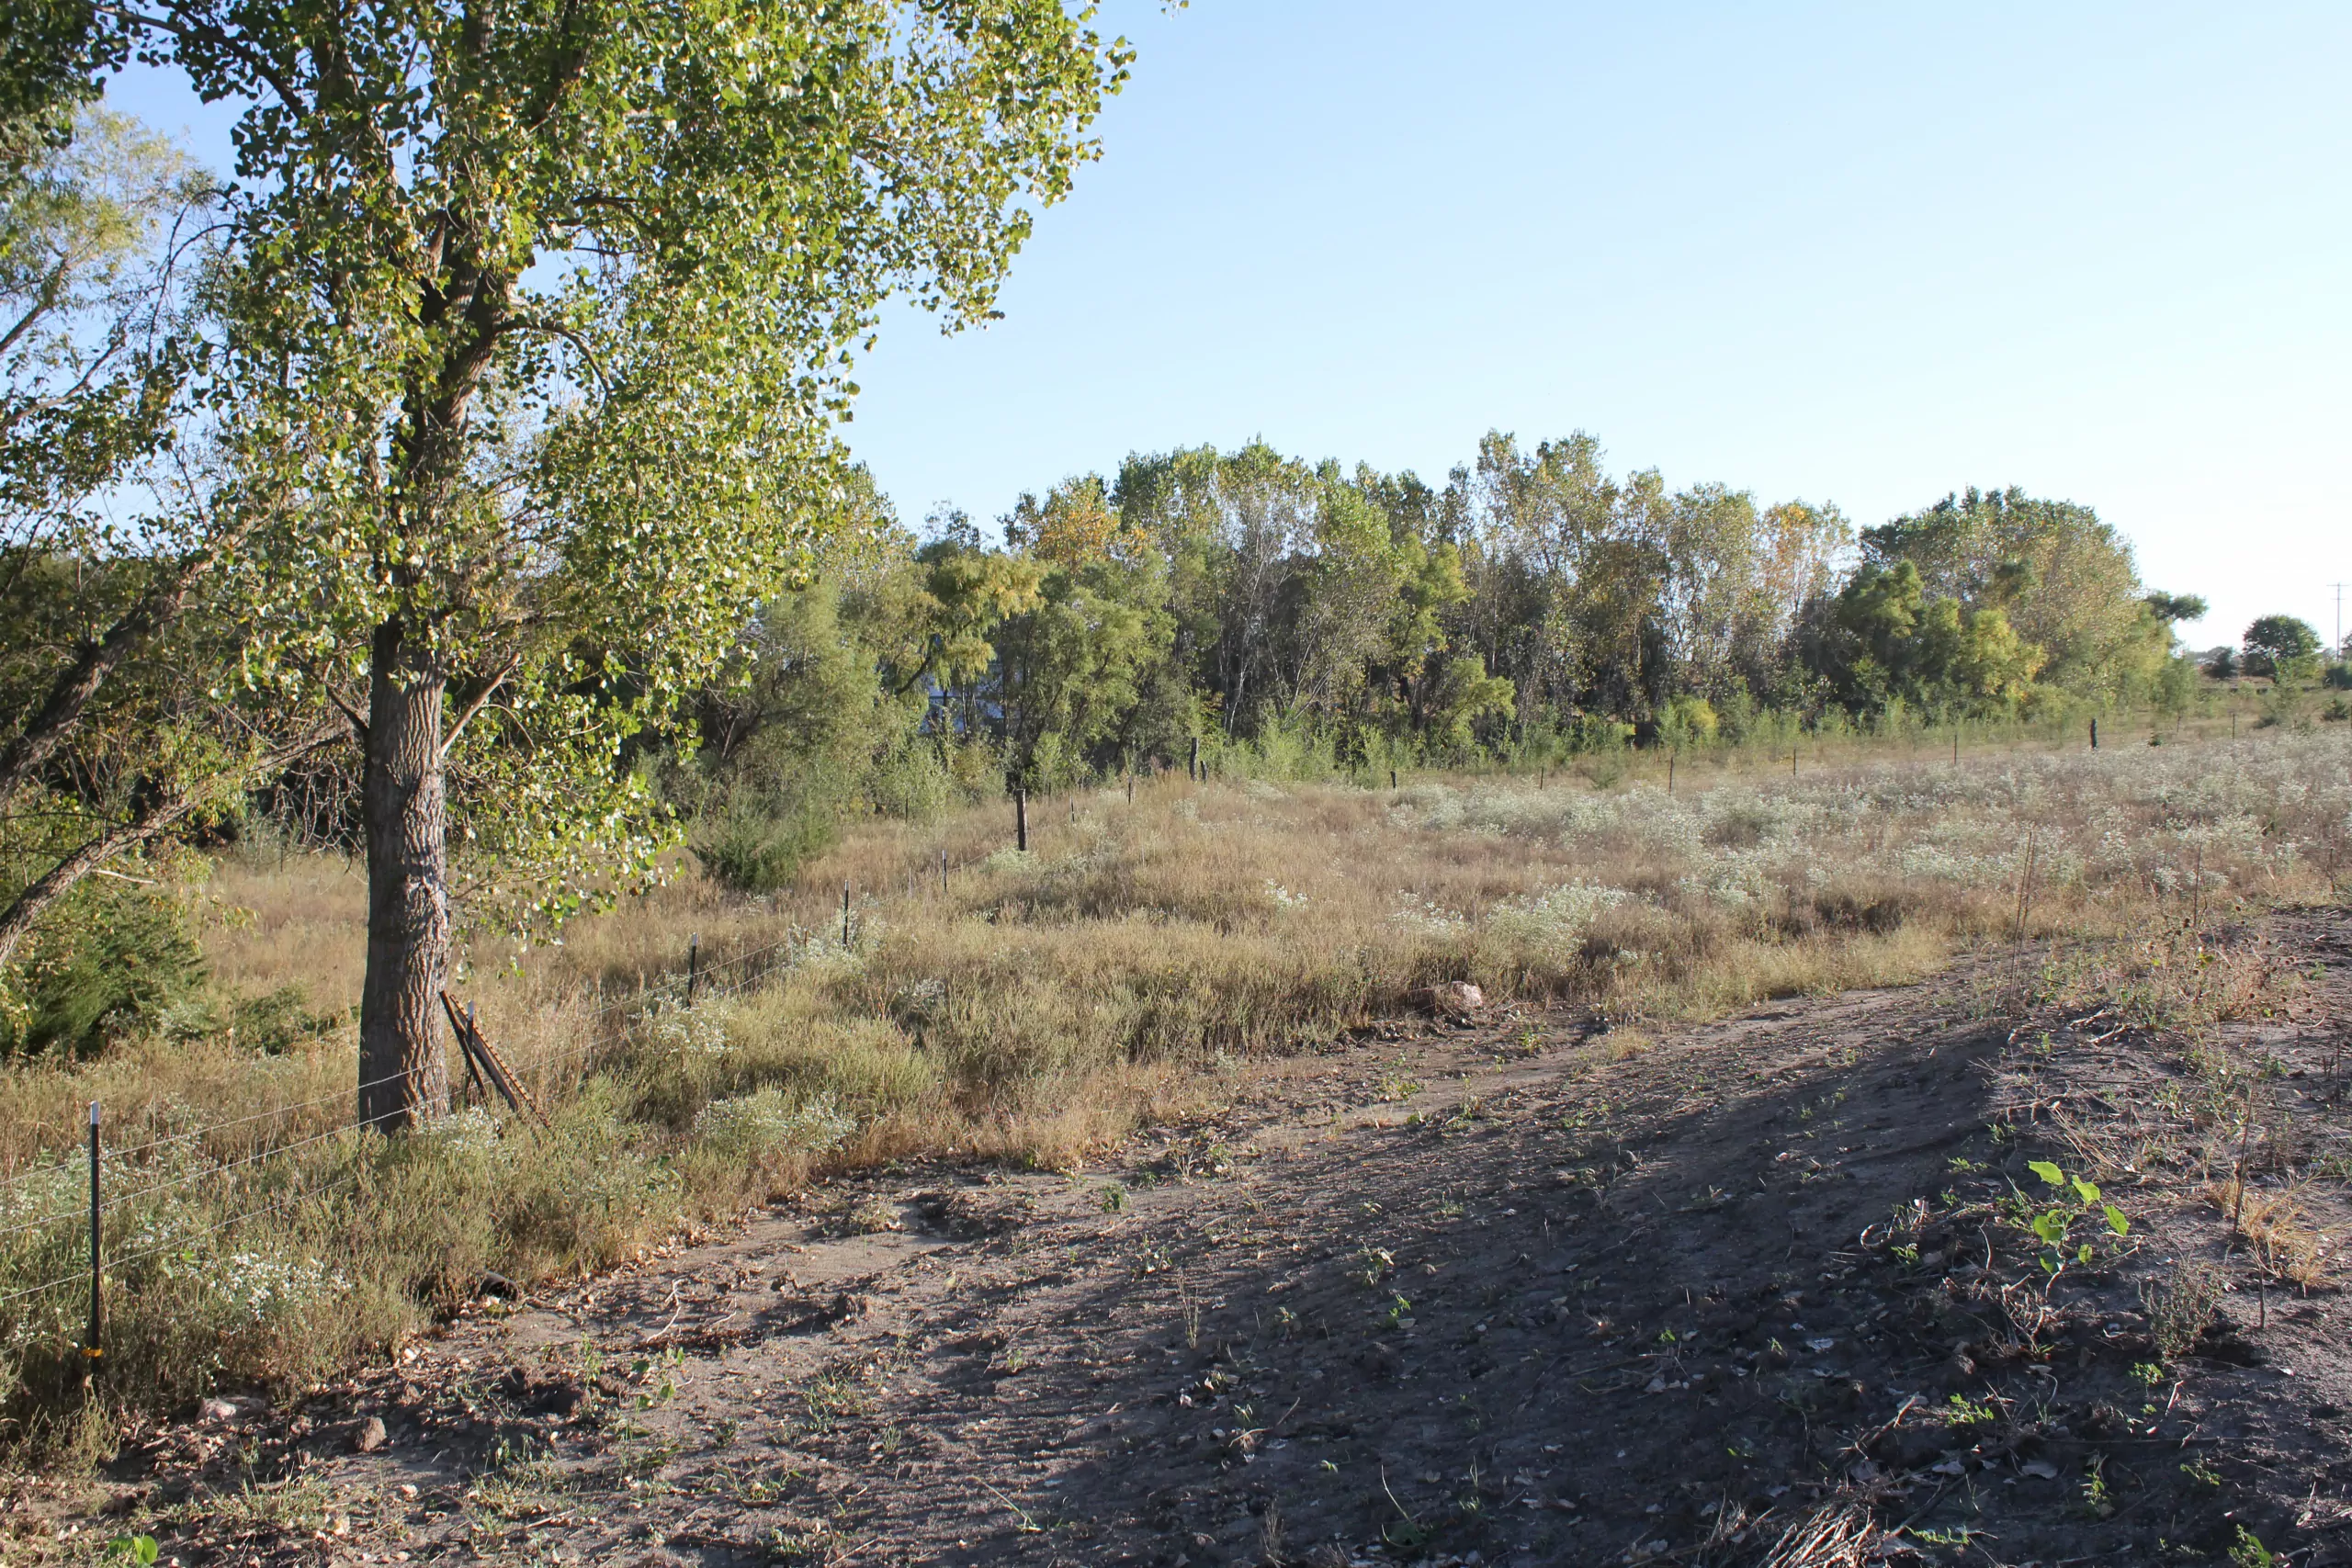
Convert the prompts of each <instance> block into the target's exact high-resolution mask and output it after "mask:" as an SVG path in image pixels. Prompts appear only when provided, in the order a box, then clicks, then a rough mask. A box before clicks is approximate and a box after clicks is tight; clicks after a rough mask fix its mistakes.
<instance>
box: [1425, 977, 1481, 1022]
mask: <svg viewBox="0 0 2352 1568" xmlns="http://www.w3.org/2000/svg"><path fill="white" fill-rule="evenodd" d="M1405 999H1406V1001H1407V1002H1408V1003H1409V1004H1410V1005H1412V1006H1414V1007H1416V1008H1419V1010H1421V1011H1423V1012H1431V1013H1436V1014H1437V1015H1438V1016H1440V1017H1441V1018H1468V1017H1470V1016H1471V1015H1472V1014H1474V1013H1476V1011H1477V1010H1479V1009H1480V1008H1483V1007H1485V1006H1486V1005H1487V993H1486V992H1485V991H1483V990H1481V989H1479V988H1478V987H1476V986H1474V985H1472V984H1470V982H1468V981H1467V980H1449V981H1447V982H1446V983H1445V984H1444V985H1442V986H1421V987H1416V988H1415V989H1413V990H1410V991H1408V992H1407V993H1405Z"/></svg>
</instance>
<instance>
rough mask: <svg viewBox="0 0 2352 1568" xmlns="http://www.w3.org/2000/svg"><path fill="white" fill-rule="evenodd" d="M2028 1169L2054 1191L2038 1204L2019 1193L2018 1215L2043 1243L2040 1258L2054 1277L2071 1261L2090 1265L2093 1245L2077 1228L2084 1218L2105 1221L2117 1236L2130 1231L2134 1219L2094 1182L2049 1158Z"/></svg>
mask: <svg viewBox="0 0 2352 1568" xmlns="http://www.w3.org/2000/svg"><path fill="white" fill-rule="evenodd" d="M2026 1168H2027V1169H2028V1170H2030V1171H2031V1172H2033V1174H2034V1175H2036V1176H2038V1177H2040V1178H2041V1180H2042V1183H2043V1184H2044V1185H2045V1186H2047V1187H2048V1188H2049V1189H2050V1194H2049V1197H2048V1201H2046V1202H2045V1203H2041V1204H2037V1203H2035V1202H2034V1201H2031V1200H2030V1199H2029V1198H2027V1197H2026V1195H2025V1194H2024V1193H2022V1192H2020V1193H2018V1195H2017V1200H2016V1214H2015V1216H2014V1217H2017V1218H2018V1220H2019V1221H2020V1223H2022V1224H2024V1226H2025V1228H2026V1229H2028V1230H2030V1231H2031V1232H2032V1233H2033V1235H2034V1237H2035V1239H2036V1240H2038V1241H2040V1242H2041V1255H2040V1258H2039V1259H2038V1261H2040V1263H2041V1271H2042V1272H2043V1273H2044V1274H2045V1275H2047V1276H2049V1278H2050V1279H2052V1280H2056V1279H2057V1278H2058V1276H2059V1275H2060V1274H2061V1273H2063V1272H2064V1270H2065V1269H2066V1266H2067V1264H2068V1263H2070V1262H2072V1263H2079V1264H2086V1263H2088V1262H2089V1261H2090V1260H2091V1258H2092V1255H2093V1248H2092V1246H2091V1244H2090V1243H2089V1242H2087V1241H2084V1242H2079V1243H2077V1242H2075V1226H2076V1225H2078V1224H2082V1223H2083V1222H2084V1221H2086V1220H2090V1219H2094V1218H2096V1219H2098V1220H2103V1221H2104V1222H2105V1223H2106V1224H2107V1228H2108V1229H2109V1231H2110V1232H2112V1233H2113V1234H2114V1235H2119V1236H2120V1235H2128V1234H2130V1232H2131V1221H2130V1220H2129V1219H2127V1218H2125V1217H2124V1213H2123V1211H2122V1210H2120V1209H2119V1208H2117V1207H2116V1206H2115V1205H2114V1204H2112V1203H2109V1202H2107V1201H2104V1200H2103V1199H2102V1198H2101V1197H2100V1196H2099V1190H2098V1188H2097V1187H2096V1186H2094V1185H2093V1184H2092V1183H2090V1182H2087V1181H2086V1180H2084V1179H2082V1178H2081V1177H2079V1176H2068V1175H2067V1174H2066V1173H2065V1172H2064V1171H2063V1170H2061V1169H2060V1168H2058V1167H2056V1166H2055V1165H2052V1163H2051V1162H2050V1161H2048V1160H2046V1159H2038V1160H2035V1161H2033V1162H2032V1163H2030V1165H2028V1166H2027V1167H2026Z"/></svg>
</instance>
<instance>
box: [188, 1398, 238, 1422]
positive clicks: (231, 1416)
mask: <svg viewBox="0 0 2352 1568" xmlns="http://www.w3.org/2000/svg"><path fill="white" fill-rule="evenodd" d="M196 1418H197V1419H198V1421H201V1422H202V1423H204V1425H206V1426H208V1427H229V1426H233V1425H235V1424H236V1420H237V1407H236V1406H235V1405H234V1404H231V1403H230V1402H229V1401H228V1400H225V1399H208V1400H205V1401H204V1402H203V1403H202V1404H198V1406H197V1407H196Z"/></svg>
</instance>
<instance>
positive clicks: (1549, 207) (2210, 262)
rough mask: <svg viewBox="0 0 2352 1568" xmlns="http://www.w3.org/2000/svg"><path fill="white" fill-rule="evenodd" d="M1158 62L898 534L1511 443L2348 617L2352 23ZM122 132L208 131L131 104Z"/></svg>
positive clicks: (1440, 49)
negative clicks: (949, 517)
mask: <svg viewBox="0 0 2352 1568" xmlns="http://www.w3.org/2000/svg"><path fill="white" fill-rule="evenodd" d="M1108 19H1109V21H1110V24H1111V25H1112V26H1113V27H1114V28H1120V29H1122V30H1124V31H1125V32H1126V33H1127V35H1128V36H1129V37H1130V38H1131V39H1133V40H1134V42H1135V43H1136V45H1137V47H1138V49H1139V51H1140V58H1139V60H1138V61H1137V62H1136V69H1135V80H1134V82H1133V83H1132V85H1130V86H1129V87H1128V89H1127V91H1126V93H1125V96H1122V97H1121V98H1120V99H1118V100H1117V101H1116V102H1115V103H1114V105H1113V106H1112V107H1111V110H1110V112H1109V113H1108V114H1107V115H1106V116H1105V117H1104V119H1103V124H1102V127H1101V134H1102V139H1103V154H1104V155H1103V161H1102V162H1101V163H1100V164H1095V165H1093V166H1091V167H1089V168H1087V169H1085V170H1083V171H1082V172H1081V175H1080V180H1079V184H1078V188H1077V191H1076V194H1075V195H1074V196H1073V197H1071V198H1070V200H1069V201H1068V202H1067V203H1065V204H1064V205H1063V206H1061V207H1059V208H1057V209H1053V210H1051V211H1049V212H1047V213H1046V214H1045V216H1044V217H1043V219H1042V220H1041V221H1040V222H1039V225H1038V230H1037V234H1036V237H1035V240H1034V241H1033V242H1032V243H1031V245H1030V247H1029V249H1028V251H1027V252H1026V253H1025V254H1023V257H1022V258H1021V260H1020V262H1019V263H1018V264H1017V265H1016V267H1015V269H1014V272H1013V276H1012V279H1011V281H1010V282H1009V283H1008V285H1007V287H1006V288H1005V290H1004V294H1003V299H1002V301H1001V303H1002V307H1003V310H1004V311H1005V316H1006V319H1005V320H1004V321H1000V322H997V323H995V324H994V325H992V326H990V327H989V329H988V330H987V331H985V332H980V333H967V334H964V335H962V336H960V337H956V338H951V339H943V338H941V337H939V336H938V335H936V333H935V332H934V331H933V327H932V325H931V323H930V322H929V321H927V320H926V319H924V318H922V317H921V316H919V315H916V314H912V313H908V314H903V315H894V316H892V317H891V318H890V319H889V320H888V321H887V322H886V325H885V333H884V339H883V343H882V345H881V347H880V348H879V349H878V350H877V351H876V353H875V354H874V355H871V356H870V357H869V359H868V360H867V362H866V363H865V366H864V367H862V372H861V376H860V379H861V380H862V381H863V383H864V385H865V397H864V398H863V399H862V400H861V402H860V405H859V409H858V413H857V418H856V421H855V423H854V424H852V425H851V426H850V427H849V435H850V439H851V441H852V444H853V445H854V447H855V449H856V450H857V452H858V454H859V455H860V456H861V457H863V458H865V461H866V462H867V463H869V464H870V465H871V466H872V467H873V468H874V470H875V472H876V476H877V477H878V478H879V479H880V480H881V483H882V485H883V487H884V488H885V489H886V490H887V491H888V492H889V493H890V494H891V496H892V497H893V498H894V499H895V500H896V502H898V505H899V510H900V512H901V513H902V514H903V515H904V516H906V517H907V519H908V520H909V521H910V522H914V521H919V520H920V519H921V518H922V515H923V514H924V513H926V512H927V511H929V510H931V509H932V508H933V506H935V505H936V504H938V503H940V502H953V503H955V504H957V505H960V506H963V507H965V508H966V509H967V510H969V511H970V512H971V513H974V514H975V516H977V517H980V518H983V519H985V518H991V517H994V516H996V515H998V514H999V513H1002V512H1003V511H1005V510H1006V509H1007V508H1009V507H1010V505H1011V503H1012V501H1013V499H1014V498H1015V497H1016V496H1017V495H1018V494H1019V493H1020V492H1021V491H1023V490H1031V489H1041V488H1043V487H1044V486H1045V485H1046V484H1049V483H1051V482H1052V481H1053V480H1055V479H1058V478H1060V477H1062V476H1063V475H1066V474H1069V473H1073V472H1080V471H1084V470H1089V469H1099V470H1103V471H1105V472H1107V471H1109V470H1111V469H1112V468H1115V466H1116V465H1117V463H1118V462H1119V460H1120V458H1121V457H1124V456H1125V454H1126V453H1128V452H1130V451H1135V450H1155V449H1159V448H1164V447H1168V446H1177V445H1191V444H1195V443H1201V442H1208V443H1214V444H1216V445H1217V446H1235V445H1238V444H1239V443H1241V442H1244V441H1246V440H1248V439H1249V438H1250V437H1251V436H1252V435H1260V434H1262V435H1263V436H1265V437H1266V439H1267V440H1269V441H1271V442H1272V443H1273V444H1274V445H1275V446H1279V447H1281V448H1283V450H1285V451H1289V452H1294V453H1297V454H1299V455H1302V456H1305V457H1339V458H1340V459H1342V460H1343V461H1346V462H1349V463H1353V462H1354V461H1356V460H1357V459H1359V458H1361V459H1364V460H1368V461H1370V462H1372V463H1374V464H1376V465H1379V466H1380V467H1383V468H1415V469H1418V470H1419V472H1420V473H1421V474H1422V475H1423V477H1425V478H1428V479H1433V480H1434V479H1442V477H1443V475H1444V473H1445V471H1446V469H1447V468H1449V467H1451V466H1452V465H1453V464H1454V463H1456V462H1460V461H1463V460H1464V459H1465V458H1467V457H1469V456H1470V455H1471V454H1472V453H1473V452H1474V451H1475V448H1476V441H1477V438H1478V436H1479V434H1481V433H1482V432H1484V431H1485V430H1487V429H1488V428H1490V427H1496V428H1500V429H1504V430H1510V431H1515V432H1517V433H1518V434H1520V435H1521V437H1522V438H1525V439H1527V440H1530V441H1532V440H1534V439H1536V438H1539V437H1544V436H1549V435H1558V434H1566V432H1568V431H1570V430H1575V429H1579V428H1581V429H1586V430H1589V431H1591V432H1593V433H1594V434H1597V435H1599V436H1600V438H1601V440H1602V441H1603V442H1604V443H1605V444H1606V446H1608V448H1609V451H1610V453H1611V459H1612V461H1613V462H1614V463H1615V464H1616V465H1617V466H1619V467H1622V468H1641V467H1650V466H1655V467H1657V468H1660V469H1662V470H1663V471H1664V473H1665V475H1666V477H1667V479H1668V482H1669V483H1674V484H1683V483H1690V482H1693V481H1697V480H1702V479H1721V480H1724V481H1725V482H1727V483H1730V484H1733V485H1736V486H1741V487H1746V488H1751V489H1753V490H1755V491H1757V492H1758V495H1759V497H1760V498H1762V499H1765V500H1768V501H1770V500H1779V499H1784V498H1788V497H1793V496H1801V497H1804V498H1806V499H1809V500H1815V501H1824V500H1826V501H1834V502H1837V503H1838V505H1840V506H1841V507H1843V508H1844V509H1845V510H1846V512H1847V513H1848V514H1849V516H1851V517H1852V518H1853V519H1854V520H1855V521H1856V522H1857V523H1858V524H1871V523H1876V522H1880V521H1883V520H1884V519H1885V518H1886V517H1888V516H1890V515H1893V514H1894V513H1899V512H1903V511H1906V510H1909V509H1911V508H1913V507H1916V506H1917V505H1920V504H1923V503H1925V502H1929V501H1932V500H1933V499H1935V498H1936V497H1938V496H1940V495H1942V494H1943V493H1944V492H1945V491H1949V490H1952V489H1955V488H1959V487H1963V486H1966V485H1969V484H1972V483H1973V484H1980V485H1987V486H1991V485H2005V484H2018V485H2022V486H2024V487H2026V488H2027V489H2028V490H2029V491H2033V492H2035V493H2036V494H2042V495H2052V496H2059V497H2064V498H2068V499H2072V500H2075V501H2079V502H2086V503H2089V504H2091V505H2094V506H2096V507H2098V510H2099V512H2100V513H2101V514H2102V515H2103V516H2105V517H2106V518H2107V519H2108V520H2109V521H2110V522H2112V523H2114V524H2115V525H2118V526H2119V527H2120V528H2121V529H2122V530H2123V531H2124V532H2125V533H2126V534H2127V535H2129V536H2131V538H2132V539H2133V540H2134V541H2135V543H2136V545H2137V547H2138V549H2139V553H2140V558H2141V565H2142V572H2143V576H2144V577H2145V578H2146V579H2147V581H2149V583H2150V584H2151V585H2152V586H2155V587H2162V588H2165V589H2169V590H2173V591H2175V592H2198V593H2202V594H2204V595H2206V596H2207V597H2208V598H2210V599H2211V601H2212V603H2213V614H2212V615H2211V616H2210V617H2209V618H2208V619H2207V620H2206V621H2205V622H2204V623H2203V624H2202V625H2201V626H2195V627H2190V628H2186V630H2187V633H2188V637H2190V639H2191V640H2192V641H2194V642H2197V643H2199V644H2200V645H2201V644H2204V643H2209V642H2214V641H2223V640H2233V639H2234V638H2235V637H2236V636H2237V633H2238V631H2239V630H2240V629H2241V628H2242V627H2243V626H2245V623H2246V622H2247V621H2248V620H2249V619H2251V618H2252V617H2253V616H2254V615H2258V614H2264V613H2267V612H2271V611H2284V612H2287V613H2290V614H2294V615H2301V616H2303V617H2305V618H2306V619H2308V620H2310V621H2312V623H2313V624H2314V625H2315V626H2318V627H2319V629H2320V631H2321V634H2322V635H2323V636H2331V635H2333V632H2334V628H2335V600H2334V595H2333V593H2332V592H2331V591H2330V590H2329V589H2328V588H2327V587H2326V586H2325V585H2326V584H2328V583H2331V582H2334V581H2337V580H2339V579H2345V580H2352V528H2347V527H2346V521H2347V510H2352V509H2348V508H2347V503H2346V483H2345V476H2344V474H2343V472H2342V468H2343V466H2344V458H2345V455H2346V453H2347V451H2352V390H2348V386H2347V376H2348V375H2352V369H2347V367H2352V298H2348V297H2347V270H2348V269H2352V199H2347V198H2352V91H2348V90H2347V87H2346V84H2347V83H2352V6H2344V5H2341V4H2334V5H2284V4H2281V5H2267V6H2211V5H2206V6H2186V5H2161V4H2146V3H2139V4H2109V5H2096V4H2079V5H2069V6H2047V5H2036V6H2024V5H2005V4H1993V5H1979V6H1970V7H1928V6H1886V5H1883V4H1878V5H1863V4H1852V5H1838V6H1831V5H1782V6H1770V7H1767V6H1752V5H1742V6H1730V5H1697V4H1670V5H1618V6H1585V5H1571V4H1557V3H1554V4H1502V3H1493V4H1487V5H1463V6H1444V7H1440V6H1430V5H1427V4H1426V3H1425V0H1424V3H1418V4H1405V3H1401V0H1399V3H1390V0H1347V3H1341V0H1195V3H1194V4H1193V6H1192V7H1191V8H1190V9H1188V10H1185V11H1182V12H1178V13H1175V14H1172V15H1171V14H1166V13H1163V12H1162V11H1161V10H1160V9H1159V6H1157V5H1155V4H1151V3H1149V0H1114V3H1113V4H1112V5H1111V6H1109V7H1108ZM121 101H122V102H123V107H129V108H130V109H132V110H134V111H135V112H140V113H141V114H142V115H143V116H145V117H146V118H150V119H151V120H153V121H155V122H157V123H158V124H160V125H162V126H164V127H166V128H176V127H178V126H180V125H183V124H187V125H190V126H192V127H193V130H194V141H195V143H196V146H197V150H198V152H208V155H209V156H210V157H211V158H213V159H214V160H215V161H225V138H224V137H222V135H221V134H220V127H219V123H218V117H217V116H208V114H207V111H205V110H204V109H203V108H202V107H201V106H197V105H195V104H193V102H192V101H190V100H187V99H186V98H185V96H181V95H176V94H174V93H172V92H170V91H168V90H167V88H166V87H165V85H164V84H160V83H156V82H154V81H153V80H152V79H141V80H138V81H134V82H131V83H127V84H126V85H125V91H124V93H123V94H122V96H121Z"/></svg>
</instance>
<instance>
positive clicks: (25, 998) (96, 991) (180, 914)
mask: <svg viewBox="0 0 2352 1568" xmlns="http://www.w3.org/2000/svg"><path fill="white" fill-rule="evenodd" d="M205 974H206V971H205V964H204V954H203V952H202V950H201V949H199V948H198V946H197V942H196V935H195V933H194V932H193V931H191V930H190V929H189V922H188V917H187V908H186V906H185V905H184V904H183V903H182V902H181V900H180V899H179V898H177V897H174V896H173V895H172V894H171V893H169V892H167V891H164V890H162V889H158V888H153V887H148V886H141V885H140V884H138V883H134V882H130V881H127V880H120V879H116V878H99V877H92V878H90V879H89V880H87V881H85V882H83V883H82V884H81V885H80V886H76V887H75V888H74V890H73V892H71V893H69V894H67V895H66V896H65V897H63V898H62V899H60V900H59V901H58V903H57V904H56V905H54V906H52V907H51V910H50V912H49V914H48V915H47V916H46V917H45V918H44V919H42V921H41V923H40V926H39V927H38V928H37V929H36V930H35V931H34V932H33V934H32V935H31V936H30V937H29V938H28V939H27V941H26V943H25V946H24V948H23V950H21V952H20V954H19V956H18V959H17V970H16V973H15V974H13V975H10V976H5V977H0V1051H5V1054H6V1055H25V1054H28V1053H34V1052H44V1051H54V1052H58V1053H60V1054H62V1055H74V1056H86V1055H91V1054H92V1053H94V1052H96V1050H97V1049H98V1048H99V1047H100V1046H102V1045H104V1044H105V1043H106V1042H107V1037H108V1036H109V1035H111V1034H116V1033H120V1032H125V1031H127V1030H130V1029H133V1028H138V1027H141V1026H144V1025H147V1024H151V1023H153V1022H154V1021H157V1020H158V1019H160V1018H161V1017H162V1016H163V1014H164V1011H165V1010H167V1009H170V1008H172V1007H173V1006H174V1005H175V1004H179V1003H185V1002H187V1001H190V1000H192V999H195V998H198V997H199V996H200V994H201V991H202V988H203V986H204V982H205Z"/></svg>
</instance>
